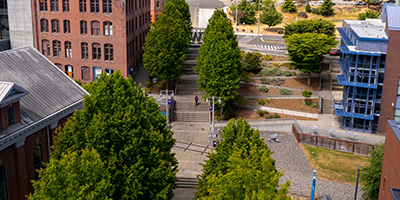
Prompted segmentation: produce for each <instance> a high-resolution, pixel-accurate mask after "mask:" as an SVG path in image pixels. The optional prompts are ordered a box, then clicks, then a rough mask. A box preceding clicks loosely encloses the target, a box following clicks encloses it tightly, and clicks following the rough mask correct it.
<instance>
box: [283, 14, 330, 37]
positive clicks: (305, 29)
mask: <svg viewBox="0 0 400 200" xmlns="http://www.w3.org/2000/svg"><path fill="white" fill-rule="evenodd" d="M296 33H322V34H325V35H327V36H334V35H335V25H334V24H333V23H332V22H330V21H326V20H323V19H318V20H300V21H298V22H293V23H290V24H288V25H286V26H285V32H284V35H283V37H285V38H287V37H289V36H291V35H293V34H296Z"/></svg>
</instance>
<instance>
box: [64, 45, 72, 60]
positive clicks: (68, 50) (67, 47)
mask: <svg viewBox="0 0 400 200" xmlns="http://www.w3.org/2000/svg"><path fill="white" fill-rule="evenodd" d="M64 48H65V58H72V48H71V42H70V41H65V42H64Z"/></svg>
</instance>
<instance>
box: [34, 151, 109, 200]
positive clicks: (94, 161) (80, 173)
mask: <svg viewBox="0 0 400 200" xmlns="http://www.w3.org/2000/svg"><path fill="white" fill-rule="evenodd" d="M110 180H111V176H110V173H109V172H108V171H106V167H105V165H104V163H103V162H102V161H101V159H100V155H99V154H98V153H97V151H96V150H94V149H92V150H87V149H83V150H82V154H81V155H79V154H78V153H77V152H70V151H69V152H67V153H66V154H64V153H63V154H62V155H61V158H60V159H51V160H50V163H48V164H46V167H45V168H43V169H41V170H40V171H39V180H37V181H32V182H33V187H34V189H35V190H34V191H35V192H34V194H30V195H29V196H28V199H30V200H36V199H37V200H43V199H111V198H110V197H111V195H112V193H113V190H112V185H111V181H110Z"/></svg>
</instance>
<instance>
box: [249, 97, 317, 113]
mask: <svg viewBox="0 0 400 200" xmlns="http://www.w3.org/2000/svg"><path fill="white" fill-rule="evenodd" d="M304 100H305V99H265V104H264V106H267V107H273V108H281V109H286V110H295V111H300V112H307V113H315V114H318V99H315V98H312V99H308V101H310V102H312V103H314V104H315V107H314V108H313V107H311V106H310V105H303V104H302V102H303V101H304ZM258 101H259V100H248V102H249V104H250V105H256V104H258Z"/></svg>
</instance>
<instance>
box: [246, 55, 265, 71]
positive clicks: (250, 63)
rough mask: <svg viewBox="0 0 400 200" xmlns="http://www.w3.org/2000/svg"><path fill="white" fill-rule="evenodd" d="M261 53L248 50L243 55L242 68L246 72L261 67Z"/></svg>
mask: <svg viewBox="0 0 400 200" xmlns="http://www.w3.org/2000/svg"><path fill="white" fill-rule="evenodd" d="M261 56H262V55H261V54H260V53H258V52H255V53H252V52H249V53H247V54H245V55H244V60H243V61H242V66H243V70H244V71H246V72H254V71H258V70H260V68H261V59H260V58H261Z"/></svg>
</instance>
